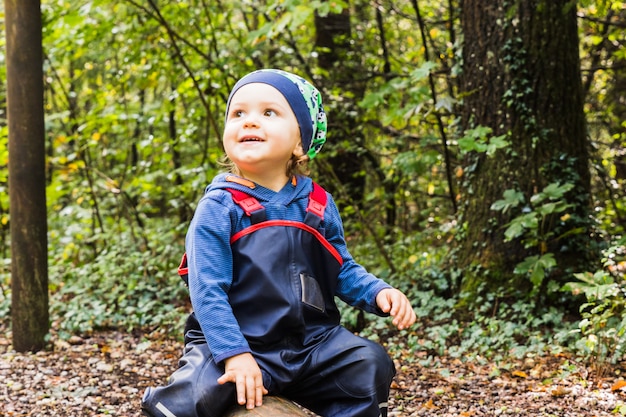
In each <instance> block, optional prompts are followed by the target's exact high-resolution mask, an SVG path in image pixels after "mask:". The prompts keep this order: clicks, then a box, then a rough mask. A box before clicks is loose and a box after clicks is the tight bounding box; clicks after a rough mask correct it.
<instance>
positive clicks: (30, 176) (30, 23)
mask: <svg viewBox="0 0 626 417" xmlns="http://www.w3.org/2000/svg"><path fill="white" fill-rule="evenodd" d="M4 9H5V13H6V15H5V21H6V54H7V57H6V66H7V102H8V106H7V114H8V126H9V201H10V216H11V217H10V222H11V224H10V228H11V319H12V326H13V347H14V349H15V350H17V351H18V352H24V351H29V350H31V351H35V350H39V349H41V348H43V347H44V344H45V336H46V334H47V333H48V329H49V324H48V256H47V250H48V247H47V246H48V243H47V229H48V227H47V219H46V175H45V131H44V115H43V68H42V64H43V60H42V57H43V54H42V44H41V41H42V35H41V11H40V3H39V0H5V2H4Z"/></svg>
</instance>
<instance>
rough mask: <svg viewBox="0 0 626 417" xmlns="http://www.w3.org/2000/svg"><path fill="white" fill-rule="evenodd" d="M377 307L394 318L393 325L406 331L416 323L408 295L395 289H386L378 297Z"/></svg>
mask: <svg viewBox="0 0 626 417" xmlns="http://www.w3.org/2000/svg"><path fill="white" fill-rule="evenodd" d="M376 305H378V308H380V309H381V310H382V311H383V312H385V313H389V315H390V316H391V317H393V321H392V323H393V325H394V326H396V327H397V328H398V329H399V330H404V329H406V328H408V327H410V326H412V325H413V323H415V319H416V317H415V311H413V307H412V306H411V302H410V301H409V299H408V298H406V295H404V294H403V293H402V292H400V291H399V290H397V289H395V288H385V289H384V290H382V291H380V292H379V293H378V295H377V296H376Z"/></svg>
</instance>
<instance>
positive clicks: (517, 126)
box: [456, 0, 595, 294]
mask: <svg viewBox="0 0 626 417" xmlns="http://www.w3.org/2000/svg"><path fill="white" fill-rule="evenodd" d="M461 19H462V27H463V32H464V39H465V40H464V46H463V63H464V67H463V75H462V79H461V86H462V90H463V95H464V96H465V98H464V103H463V115H462V123H463V127H464V129H470V128H473V127H476V126H488V127H490V128H491V129H492V130H493V136H499V135H504V134H508V140H509V142H510V145H509V146H508V147H506V148H504V149H500V150H499V151H498V152H497V153H496V155H495V156H492V157H489V156H487V155H486V154H485V153H471V154H469V155H468V156H467V158H466V160H465V163H464V165H465V170H464V172H465V178H464V182H465V183H464V190H463V193H462V203H463V206H462V207H461V211H462V220H463V223H464V224H465V225H467V230H466V234H465V236H463V239H462V243H461V246H460V248H459V253H458V254H457V258H456V262H457V265H458V266H459V267H460V268H462V270H465V271H470V270H474V271H475V270H477V269H471V268H478V269H479V270H482V271H488V273H487V274H488V276H485V275H481V276H477V275H475V276H472V275H470V274H469V273H468V274H467V275H466V276H465V277H464V280H463V283H462V289H463V290H467V291H469V293H470V294H475V292H476V289H477V288H478V287H479V286H480V285H485V284H486V285H487V287H488V289H491V290H497V291H499V292H502V291H504V292H508V293H511V292H512V291H510V290H515V289H518V290H519V289H521V290H522V291H529V290H531V289H533V290H534V292H535V293H540V292H541V291H538V290H539V289H538V288H536V287H537V283H531V282H530V280H529V277H528V276H524V275H515V274H513V269H514V267H515V266H516V265H517V264H518V263H519V262H521V261H523V260H524V259H525V258H526V257H528V256H533V255H535V256H540V255H544V254H546V253H552V254H553V255H554V257H555V258H556V261H557V267H556V268H554V269H552V273H551V275H549V276H548V277H546V279H544V280H543V281H542V282H541V286H542V287H546V286H547V285H549V284H550V282H551V281H552V283H553V284H557V283H558V281H564V280H567V277H568V275H569V274H571V273H572V272H575V271H579V270H581V269H584V268H586V267H588V266H589V265H590V263H592V261H593V260H594V254H595V251H594V250H593V248H592V247H591V245H590V241H591V239H590V233H591V222H590V221H589V215H590V205H589V200H590V199H589V197H590V173H589V167H588V158H589V157H588V150H587V146H588V145H587V138H586V131H585V129H586V126H585V118H584V112H583V98H582V97H583V95H582V84H581V76H580V62H579V55H578V33H577V26H576V9H575V2H572V1H570V0H520V1H514V2H510V1H506V0H465V1H464V2H463V10H462V18H461ZM553 182H560V183H561V184H563V183H572V184H573V185H574V188H573V189H572V190H571V191H570V192H568V193H567V194H566V195H565V196H564V199H565V200H566V202H568V203H572V204H573V205H574V208H572V209H570V210H568V211H567V213H560V214H561V215H563V214H567V215H568V216H565V217H563V216H557V217H549V218H546V219H545V222H544V223H541V224H540V225H539V227H540V228H541V231H540V234H541V235H542V236H544V237H546V240H545V241H541V239H539V240H540V241H539V242H538V243H537V244H535V245H530V246H529V245H528V241H526V244H524V242H523V237H522V238H521V239H515V240H513V241H511V242H505V237H504V233H503V232H504V230H505V229H506V225H507V224H508V222H509V221H510V220H511V219H512V218H514V217H515V216H517V215H519V214H521V213H522V212H523V209H524V208H523V207H521V206H520V207H518V211H514V210H510V211H507V212H502V211H494V210H492V209H491V205H492V204H493V203H494V202H495V201H497V200H500V199H502V198H503V193H504V191H505V190H508V189H513V190H516V191H519V192H521V193H523V195H524V199H525V202H526V203H525V204H523V206H526V208H529V207H530V208H531V210H532V209H533V208H532V206H531V205H530V204H529V201H530V198H531V196H532V195H534V194H537V193H538V192H540V191H541V190H543V188H544V187H545V186H546V185H548V184H550V183H553ZM563 219H565V220H563ZM581 228H582V229H581ZM576 230H582V233H575V231H576ZM550 236H551V238H549V239H548V238H547V237H550ZM555 281H556V282H555ZM552 288H555V287H552Z"/></svg>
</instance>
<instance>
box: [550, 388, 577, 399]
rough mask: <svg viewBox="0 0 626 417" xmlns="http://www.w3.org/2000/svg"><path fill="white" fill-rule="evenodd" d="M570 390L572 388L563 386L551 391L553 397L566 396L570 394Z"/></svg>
mask: <svg viewBox="0 0 626 417" xmlns="http://www.w3.org/2000/svg"><path fill="white" fill-rule="evenodd" d="M570 392H572V390H570V389H567V388H563V387H556V388H555V389H553V390H552V391H550V394H551V395H552V396H553V397H564V396H566V395H568V394H569V393H570Z"/></svg>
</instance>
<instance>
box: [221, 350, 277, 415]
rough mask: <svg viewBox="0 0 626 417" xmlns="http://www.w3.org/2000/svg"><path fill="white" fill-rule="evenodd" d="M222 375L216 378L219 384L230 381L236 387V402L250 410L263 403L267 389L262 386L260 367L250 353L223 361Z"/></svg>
mask: <svg viewBox="0 0 626 417" xmlns="http://www.w3.org/2000/svg"><path fill="white" fill-rule="evenodd" d="M224 363H225V365H226V366H225V370H224V375H222V376H221V377H219V378H218V379H217V382H218V383H219V384H225V383H227V382H232V383H234V384H235V386H236V387H237V402H238V403H239V404H240V405H244V404H245V406H246V408H247V409H249V410H251V409H253V408H254V407H255V406H256V407H258V406H261V405H263V396H264V395H267V393H268V392H267V390H266V389H265V387H264V386H263V375H262V374H261V368H259V365H258V364H257V363H256V360H255V359H254V357H253V356H252V354H250V353H242V354H240V355H235V356H233V357H230V358H228V359H226V360H225V361H224Z"/></svg>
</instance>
